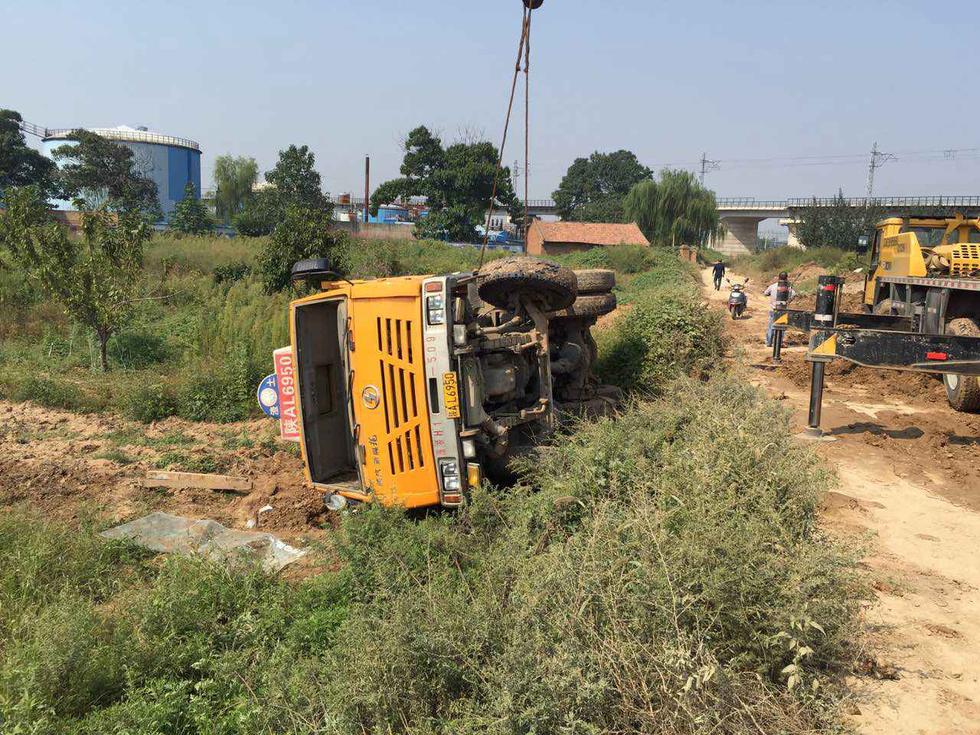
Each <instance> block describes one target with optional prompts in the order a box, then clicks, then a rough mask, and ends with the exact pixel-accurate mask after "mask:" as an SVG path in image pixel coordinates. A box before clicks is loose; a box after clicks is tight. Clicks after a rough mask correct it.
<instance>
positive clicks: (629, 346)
mask: <svg viewBox="0 0 980 735" xmlns="http://www.w3.org/2000/svg"><path fill="white" fill-rule="evenodd" d="M645 275H647V274H644V276H645ZM644 276H640V277H639V278H643V277H644ZM652 277H653V278H656V277H655V276H652ZM638 293H639V295H637V296H635V297H634V299H633V303H632V305H631V308H630V310H629V312H628V313H625V314H621V315H620V316H619V317H618V318H617V319H616V320H615V322H613V324H612V326H611V327H609V328H608V329H605V330H600V331H598V332H597V334H596V341H597V342H598V344H599V362H598V364H597V366H596V372H597V373H598V375H599V377H600V379H601V380H603V381H604V382H608V383H612V384H613V385H618V386H619V387H621V388H624V389H626V390H640V391H644V392H652V393H657V392H659V391H661V390H662V389H663V388H664V386H665V385H666V384H667V383H668V382H669V381H670V380H672V379H673V378H675V377H677V376H678V375H681V374H687V375H701V374H703V373H705V372H707V371H709V370H710V368H711V367H712V366H713V365H714V364H715V363H717V361H718V360H719V359H720V358H721V354H722V350H723V338H722V327H721V314H720V312H717V311H715V310H712V309H707V308H705V306H704V304H703V303H702V302H701V300H700V298H699V297H697V296H694V295H692V293H691V290H690V289H689V288H687V287H683V286H679V285H676V284H668V285H662V284H657V286H656V287H648V288H646V289H644V290H641V291H639V292H638Z"/></svg>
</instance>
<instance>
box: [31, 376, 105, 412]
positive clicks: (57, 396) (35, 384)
mask: <svg viewBox="0 0 980 735" xmlns="http://www.w3.org/2000/svg"><path fill="white" fill-rule="evenodd" d="M12 393H13V396H12V397H13V399H14V400H15V401H34V402H35V403H38V404H40V405H42V406H46V407H47V408H66V409H70V410H75V411H85V410H89V409H91V408H93V406H92V404H91V403H90V402H89V401H88V400H87V399H86V397H85V395H84V393H83V392H82V390H81V388H80V387H79V386H77V385H75V384H73V383H68V382H63V381H59V380H54V379H51V378H45V377H42V376H30V377H27V378H25V379H24V381H23V382H22V383H20V385H19V386H17V387H16V388H15V389H14V390H13V391H12Z"/></svg>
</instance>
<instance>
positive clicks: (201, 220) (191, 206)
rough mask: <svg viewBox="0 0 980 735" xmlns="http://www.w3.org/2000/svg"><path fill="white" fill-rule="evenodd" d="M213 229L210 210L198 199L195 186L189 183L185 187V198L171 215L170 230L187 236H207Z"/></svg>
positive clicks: (178, 203)
mask: <svg viewBox="0 0 980 735" xmlns="http://www.w3.org/2000/svg"><path fill="white" fill-rule="evenodd" d="M213 227H214V223H213V222H212V221H211V215H210V214H209V213H208V208H207V207H206V206H205V205H204V202H202V201H201V200H200V199H198V198H197V194H196V192H195V191H194V184H192V183H191V182H190V181H188V182H187V183H186V184H185V185H184V198H183V199H181V200H180V201H179V202H177V204H176V206H174V211H173V213H172V214H171V215H170V229H172V230H176V231H177V232H182V233H184V234H185V235H205V234H207V233H209V232H211V230H212V228H213Z"/></svg>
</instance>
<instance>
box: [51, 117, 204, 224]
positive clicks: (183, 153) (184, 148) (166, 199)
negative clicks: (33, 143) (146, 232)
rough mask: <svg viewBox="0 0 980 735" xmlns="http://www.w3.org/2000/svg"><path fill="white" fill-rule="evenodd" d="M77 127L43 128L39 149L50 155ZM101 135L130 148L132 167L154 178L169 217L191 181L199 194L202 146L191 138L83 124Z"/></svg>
mask: <svg viewBox="0 0 980 735" xmlns="http://www.w3.org/2000/svg"><path fill="white" fill-rule="evenodd" d="M74 130H77V128H63V129H59V130H46V131H45V132H46V135H45V137H44V138H43V139H42V141H41V150H42V151H44V153H45V155H47V156H49V157H52V156H51V154H52V151H54V149H55V148H59V147H60V146H63V145H66V144H70V143H71V142H72V141H71V139H70V136H71V133H72V132H73V131H74ZM85 130H88V131H90V132H92V133H97V134H98V135H101V136H102V137H103V138H108V139H109V140H112V141H115V142H117V143H122V144H123V145H125V146H126V147H127V148H129V149H130V150H132V151H133V168H134V169H135V170H136V171H137V172H138V173H140V174H142V175H143V176H146V177H147V178H150V179H153V181H154V182H155V183H156V185H157V195H158V197H159V200H160V210H161V211H162V212H163V214H164V217H169V216H170V213H171V212H172V211H173V209H174V207H175V206H176V205H177V202H179V201H180V200H181V199H183V198H184V187H185V186H186V185H187V183H188V182H190V183H191V184H193V185H194V194H195V196H197V197H198V198H200V196H201V147H200V146H199V145H198V144H197V143H195V142H194V141H193V140H188V139H187V138H177V137H174V136H172V135H164V134H162V133H154V132H152V131H150V130H147V129H146V128H145V127H138V128H131V127H129V126H127V125H120V126H119V127H116V128H85ZM55 206H56V207H57V208H58V209H70V208H71V203H70V202H56V203H55Z"/></svg>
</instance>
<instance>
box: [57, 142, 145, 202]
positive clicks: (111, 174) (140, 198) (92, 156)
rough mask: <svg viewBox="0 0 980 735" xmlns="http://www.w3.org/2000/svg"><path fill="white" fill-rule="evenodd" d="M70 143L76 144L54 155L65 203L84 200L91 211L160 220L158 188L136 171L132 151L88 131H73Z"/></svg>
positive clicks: (64, 147) (61, 149) (69, 145)
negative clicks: (124, 213) (123, 213)
mask: <svg viewBox="0 0 980 735" xmlns="http://www.w3.org/2000/svg"><path fill="white" fill-rule="evenodd" d="M69 139H70V140H73V141H75V142H74V144H71V143H69V144H66V145H63V146H59V147H58V148H55V149H54V151H53V152H52V155H53V156H54V158H55V160H57V161H59V162H61V170H60V171H59V174H58V182H59V188H60V196H61V197H62V198H63V199H82V200H84V201H85V203H86V205H87V206H88V208H89V209H99V208H102V207H103V205H104V208H105V209H107V210H109V211H113V212H141V213H143V214H145V215H147V216H148V217H152V218H154V219H157V218H159V217H160V215H161V212H160V202H159V199H158V198H157V185H156V183H155V182H154V181H153V180H152V179H150V178H148V177H146V176H143V175H142V174H140V173H139V172H138V171H137V170H136V168H135V164H134V160H133V151H132V150H131V149H130V148H128V147H127V146H125V145H122V144H121V143H115V142H113V141H111V140H109V139H107V138H103V137H102V136H101V135H98V134H97V133H93V132H91V131H88V130H74V131H72V133H71V134H70V135H69Z"/></svg>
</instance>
